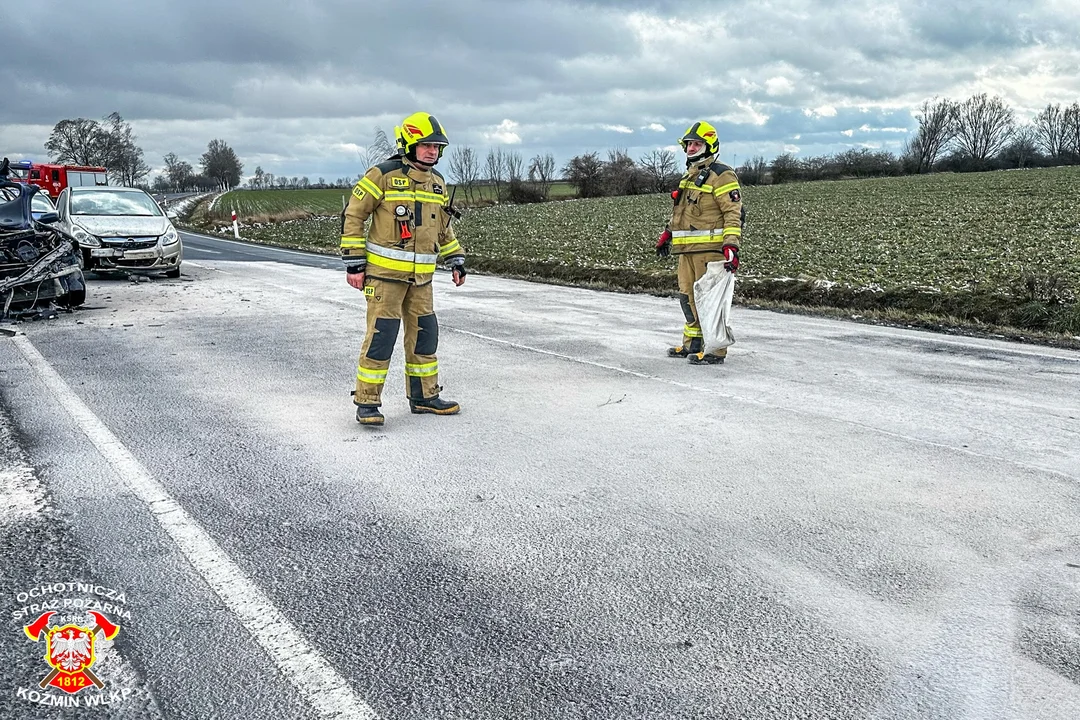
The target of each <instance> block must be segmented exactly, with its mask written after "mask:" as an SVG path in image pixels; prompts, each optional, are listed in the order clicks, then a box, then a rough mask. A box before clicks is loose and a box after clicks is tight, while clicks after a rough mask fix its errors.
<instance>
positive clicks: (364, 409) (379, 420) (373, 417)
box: [356, 405, 385, 425]
mask: <svg viewBox="0 0 1080 720" xmlns="http://www.w3.org/2000/svg"><path fill="white" fill-rule="evenodd" d="M384 421H385V418H384V417H383V414H382V413H381V412H379V406H378V405H357V406H356V422H358V423H360V424H361V425H382V424H383V422H384Z"/></svg>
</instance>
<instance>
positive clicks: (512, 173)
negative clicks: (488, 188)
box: [503, 150, 525, 182]
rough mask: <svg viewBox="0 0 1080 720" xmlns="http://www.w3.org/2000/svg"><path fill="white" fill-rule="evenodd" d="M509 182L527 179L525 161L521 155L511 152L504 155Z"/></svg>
mask: <svg viewBox="0 0 1080 720" xmlns="http://www.w3.org/2000/svg"><path fill="white" fill-rule="evenodd" d="M503 162H504V163H505V169H506V178H507V180H510V181H514V180H517V181H518V182H521V179H522V178H523V177H525V161H524V160H522V159H521V153H519V152H515V151H513V150H510V151H508V152H506V153H505V154H504V155H503Z"/></svg>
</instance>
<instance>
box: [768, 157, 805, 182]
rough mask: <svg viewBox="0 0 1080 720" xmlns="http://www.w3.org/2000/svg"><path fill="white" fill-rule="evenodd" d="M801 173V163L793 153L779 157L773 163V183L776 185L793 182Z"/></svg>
mask: <svg viewBox="0 0 1080 720" xmlns="http://www.w3.org/2000/svg"><path fill="white" fill-rule="evenodd" d="M798 172H799V161H798V160H796V159H795V156H794V155H792V154H791V153H784V154H782V155H777V156H776V158H774V159H773V161H772V181H773V184H774V185H779V184H780V183H785V182H791V181H792V180H794V179H795V178H796V176H797V175H798Z"/></svg>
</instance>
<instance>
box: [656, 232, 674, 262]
mask: <svg viewBox="0 0 1080 720" xmlns="http://www.w3.org/2000/svg"><path fill="white" fill-rule="evenodd" d="M670 254H671V231H670V230H668V229H667V228H664V232H662V233H660V238H659V239H658V240H657V241H656V257H660V258H662V257H667V256H668V255H670Z"/></svg>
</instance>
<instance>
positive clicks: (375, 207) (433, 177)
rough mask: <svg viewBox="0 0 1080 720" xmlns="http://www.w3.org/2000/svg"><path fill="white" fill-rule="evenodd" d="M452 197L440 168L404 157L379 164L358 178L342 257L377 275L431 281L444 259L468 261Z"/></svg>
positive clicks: (345, 219) (343, 234) (348, 264)
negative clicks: (454, 224)
mask: <svg viewBox="0 0 1080 720" xmlns="http://www.w3.org/2000/svg"><path fill="white" fill-rule="evenodd" d="M448 202H449V200H448V198H447V195H446V181H445V180H443V176H442V175H441V174H440V173H439V172H438V171H436V170H434V169H432V170H421V169H420V168H418V167H416V166H415V165H413V164H412V163H410V162H409V161H408V160H407V159H405V158H401V157H395V158H391V159H390V160H387V161H386V162H384V163H381V164H379V165H376V166H375V167H373V168H371V169H370V170H368V171H367V174H365V175H364V177H362V178H360V182H358V183H356V187H354V188H353V190H352V197H350V198H349V204H348V206H347V207H346V208H345V211H344V212H343V213H342V223H341V259H342V260H343V261H344V262H345V265H346V267H349V268H361V269H364V270H365V272H366V273H367V274H368V276H369V277H372V278H380V279H382V280H392V281H397V282H409V283H413V284H415V285H424V284H426V283H429V282H431V278H432V276H433V275H434V273H435V264H436V262H438V261H439V260H442V261H443V262H445V263H446V264H448V265H455V264H459V263H463V262H465V254H464V252H462V250H461V245H460V244H459V243H458V241H457V238H456V237H454V230H453V228H451V227H450V222H449V221H450V215H449V213H447V212H446V206H447V203H448ZM369 218H370V220H371V224H370V226H369V227H368V230H367V232H366V233H365V231H364V228H365V224H367V221H368V219H369Z"/></svg>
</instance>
